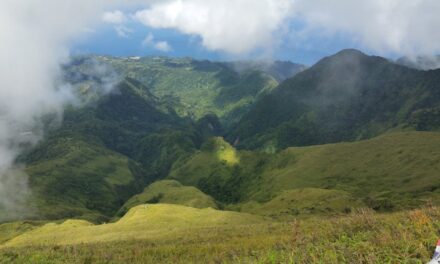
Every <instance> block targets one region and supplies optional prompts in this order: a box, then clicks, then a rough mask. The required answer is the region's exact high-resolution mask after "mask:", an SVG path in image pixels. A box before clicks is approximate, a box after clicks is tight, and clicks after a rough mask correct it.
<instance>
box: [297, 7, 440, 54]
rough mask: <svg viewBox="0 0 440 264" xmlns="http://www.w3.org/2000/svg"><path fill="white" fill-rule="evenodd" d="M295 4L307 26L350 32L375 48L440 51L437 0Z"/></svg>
mask: <svg viewBox="0 0 440 264" xmlns="http://www.w3.org/2000/svg"><path fill="white" fill-rule="evenodd" d="M295 8H296V10H297V12H298V13H299V14H300V18H302V19H304V20H305V21H306V23H307V25H308V27H309V28H310V29H317V30H321V31H322V30H325V31H326V33H327V34H332V33H337V32H344V33H349V34H351V35H352V37H353V38H355V39H356V40H357V41H358V42H359V43H360V44H361V45H363V46H364V47H366V48H369V49H372V50H375V51H377V52H395V53H400V54H416V53H435V52H439V51H440V34H438V30H437V28H438V25H440V16H439V15H438V13H439V12H440V1H438V0H412V1H400V0H368V1H352V0H338V1H328V0H298V1H297V2H296V3H295ZM314 32H315V33H316V30H315V31H314Z"/></svg>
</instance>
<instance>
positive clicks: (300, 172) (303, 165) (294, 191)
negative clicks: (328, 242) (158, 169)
mask: <svg viewBox="0 0 440 264" xmlns="http://www.w3.org/2000/svg"><path fill="white" fill-rule="evenodd" d="M223 144H226V143H223ZM220 145H221V144H220ZM229 148H231V149H232V147H229ZM439 148H440V133H436V132H402V133H391V134H385V135H382V136H380V137H377V138H374V139H371V140H365V141H359V142H354V143H339V144H329V145H321V146H313V147H301V148H288V149H286V150H284V151H282V152H280V153H277V154H265V153H258V152H249V151H239V152H237V154H236V155H237V156H238V159H239V162H238V163H237V164H235V165H231V164H228V163H227V162H225V161H222V160H220V159H219V157H218V155H217V154H218V152H219V149H218V148H215V149H214V150H212V149H211V150H206V149H205V150H204V151H201V152H199V153H197V154H196V155H194V156H193V157H192V158H191V159H189V160H188V161H187V163H186V164H184V165H183V166H181V167H180V168H178V169H176V170H174V171H172V172H171V174H170V176H169V177H170V178H174V179H176V180H178V181H180V182H182V183H183V184H187V185H194V186H197V187H198V188H200V189H201V190H202V191H203V192H205V193H207V194H209V195H211V196H213V197H214V198H216V199H217V200H219V201H221V202H223V203H226V204H236V205H235V206H234V207H233V208H234V209H238V208H240V207H241V210H244V211H251V212H260V213H262V214H268V213H269V214H273V212H271V210H272V211H277V212H278V213H279V214H281V215H282V214H285V211H291V213H292V214H296V213H295V212H299V213H301V212H303V213H307V212H309V213H332V212H333V213H335V212H344V211H348V210H349V208H350V207H359V206H365V205H366V206H369V207H371V208H374V209H376V210H396V209H402V208H412V207H415V206H418V205H420V204H423V203H425V202H426V201H427V200H429V199H433V200H435V201H438V198H440V196H439V194H440V192H439V189H438V186H440V179H439V178H438V171H439V169H440V168H439V164H440V163H439V161H440V154H439V152H438V151H437V149H439ZM284 191H289V192H284ZM277 196H278V197H277ZM231 197H234V198H235V199H233V200H231V199H230V198H231ZM300 197H303V198H307V199H300ZM332 197H333V198H332ZM327 199H332V201H333V202H331V203H323V200H324V201H326V200H327ZM268 202H269V203H268ZM237 204H238V207H237ZM259 206H261V208H260V210H259V209H258V208H259ZM268 208H272V209H271V210H269V209H268ZM267 210H268V211H267ZM283 212H284V213H283Z"/></svg>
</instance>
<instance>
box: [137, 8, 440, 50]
mask: <svg viewBox="0 0 440 264" xmlns="http://www.w3.org/2000/svg"><path fill="white" fill-rule="evenodd" d="M439 12H440V1H438V0H412V1H402V0H368V1H353V0H335V1H328V0H258V1H255V0H234V1H220V0H168V1H161V2H160V1H159V2H155V3H152V4H151V5H150V6H149V7H148V8H146V9H144V10H140V11H138V12H136V13H135V15H134V17H135V18H136V19H137V20H138V21H140V22H142V23H143V24H145V25H146V26H148V27H153V28H169V29H176V30H178V31H180V32H182V33H184V34H188V35H196V36H199V37H200V38H201V40H202V45H203V46H204V47H205V48H207V49H209V50H221V51H226V52H228V53H232V54H242V53H247V52H250V51H253V50H255V49H257V48H263V49H271V48H272V47H273V46H274V45H276V44H277V43H278V41H282V40H283V39H287V36H286V34H288V33H290V35H293V36H294V35H301V36H303V37H305V39H308V38H307V36H310V35H312V34H324V36H328V37H330V38H331V37H332V36H334V34H338V33H344V34H348V35H350V36H351V37H352V38H353V39H354V40H355V41H357V42H358V43H359V44H360V45H361V46H363V47H365V48H368V49H371V50H374V51H377V52H380V53H386V52H394V53H400V54H407V55H408V54H416V53H427V54H430V53H435V52H440V34H438V32H437V30H436V29H437V27H438V25H439V24H440V16H439V15H438V13H439ZM293 19H296V20H297V21H300V23H304V24H305V25H306V29H305V30H304V29H300V30H298V29H292V28H290V29H289V30H285V29H286V27H289V23H290V21H292V20H293ZM293 41H294V42H295V43H292V46H295V45H296V46H297V45H298V43H299V44H302V43H301V40H300V39H294V40H293ZM303 44H304V45H306V43H303ZM308 44H310V43H308ZM313 44H317V45H319V43H313Z"/></svg>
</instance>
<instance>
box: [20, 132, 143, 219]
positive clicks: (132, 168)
mask: <svg viewBox="0 0 440 264" xmlns="http://www.w3.org/2000/svg"><path fill="white" fill-rule="evenodd" d="M46 144H48V146H47V149H46V150H47V151H43V152H41V153H38V154H41V155H44V156H40V157H39V159H38V160H37V161H35V162H33V163H31V164H29V165H28V166H27V168H26V172H27V173H28V174H29V176H30V186H31V188H32V192H33V198H34V205H35V206H36V207H37V210H36V212H37V217H39V218H40V217H43V218H46V219H47V218H49V219H53V218H68V217H73V216H81V217H83V218H87V219H91V220H97V219H98V218H99V217H102V216H105V215H107V216H111V215H112V214H113V213H114V212H115V211H116V210H117V209H118V208H119V207H120V206H121V205H122V204H123V203H124V202H125V200H126V199H128V198H129V197H130V196H131V195H133V194H135V193H137V192H138V191H139V189H140V188H139V186H138V185H139V184H141V183H142V177H143V175H142V174H141V173H140V171H141V169H140V168H139V165H138V164H136V163H135V162H133V161H131V160H130V159H129V158H127V157H126V156H123V155H121V154H118V153H116V152H113V151H111V150H108V149H106V148H104V147H102V146H100V145H95V144H91V143H90V142H84V141H81V140H77V139H74V138H57V139H55V140H51V141H49V142H48V143H46ZM34 155H37V153H34Z"/></svg>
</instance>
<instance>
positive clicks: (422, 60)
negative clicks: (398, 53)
mask: <svg viewBox="0 0 440 264" xmlns="http://www.w3.org/2000/svg"><path fill="white" fill-rule="evenodd" d="M396 63H397V64H400V65H403V66H406V67H409V68H413V69H417V70H422V71H428V70H435V69H438V68H440V55H437V56H417V57H415V58H411V57H401V58H399V59H397V60H396Z"/></svg>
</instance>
